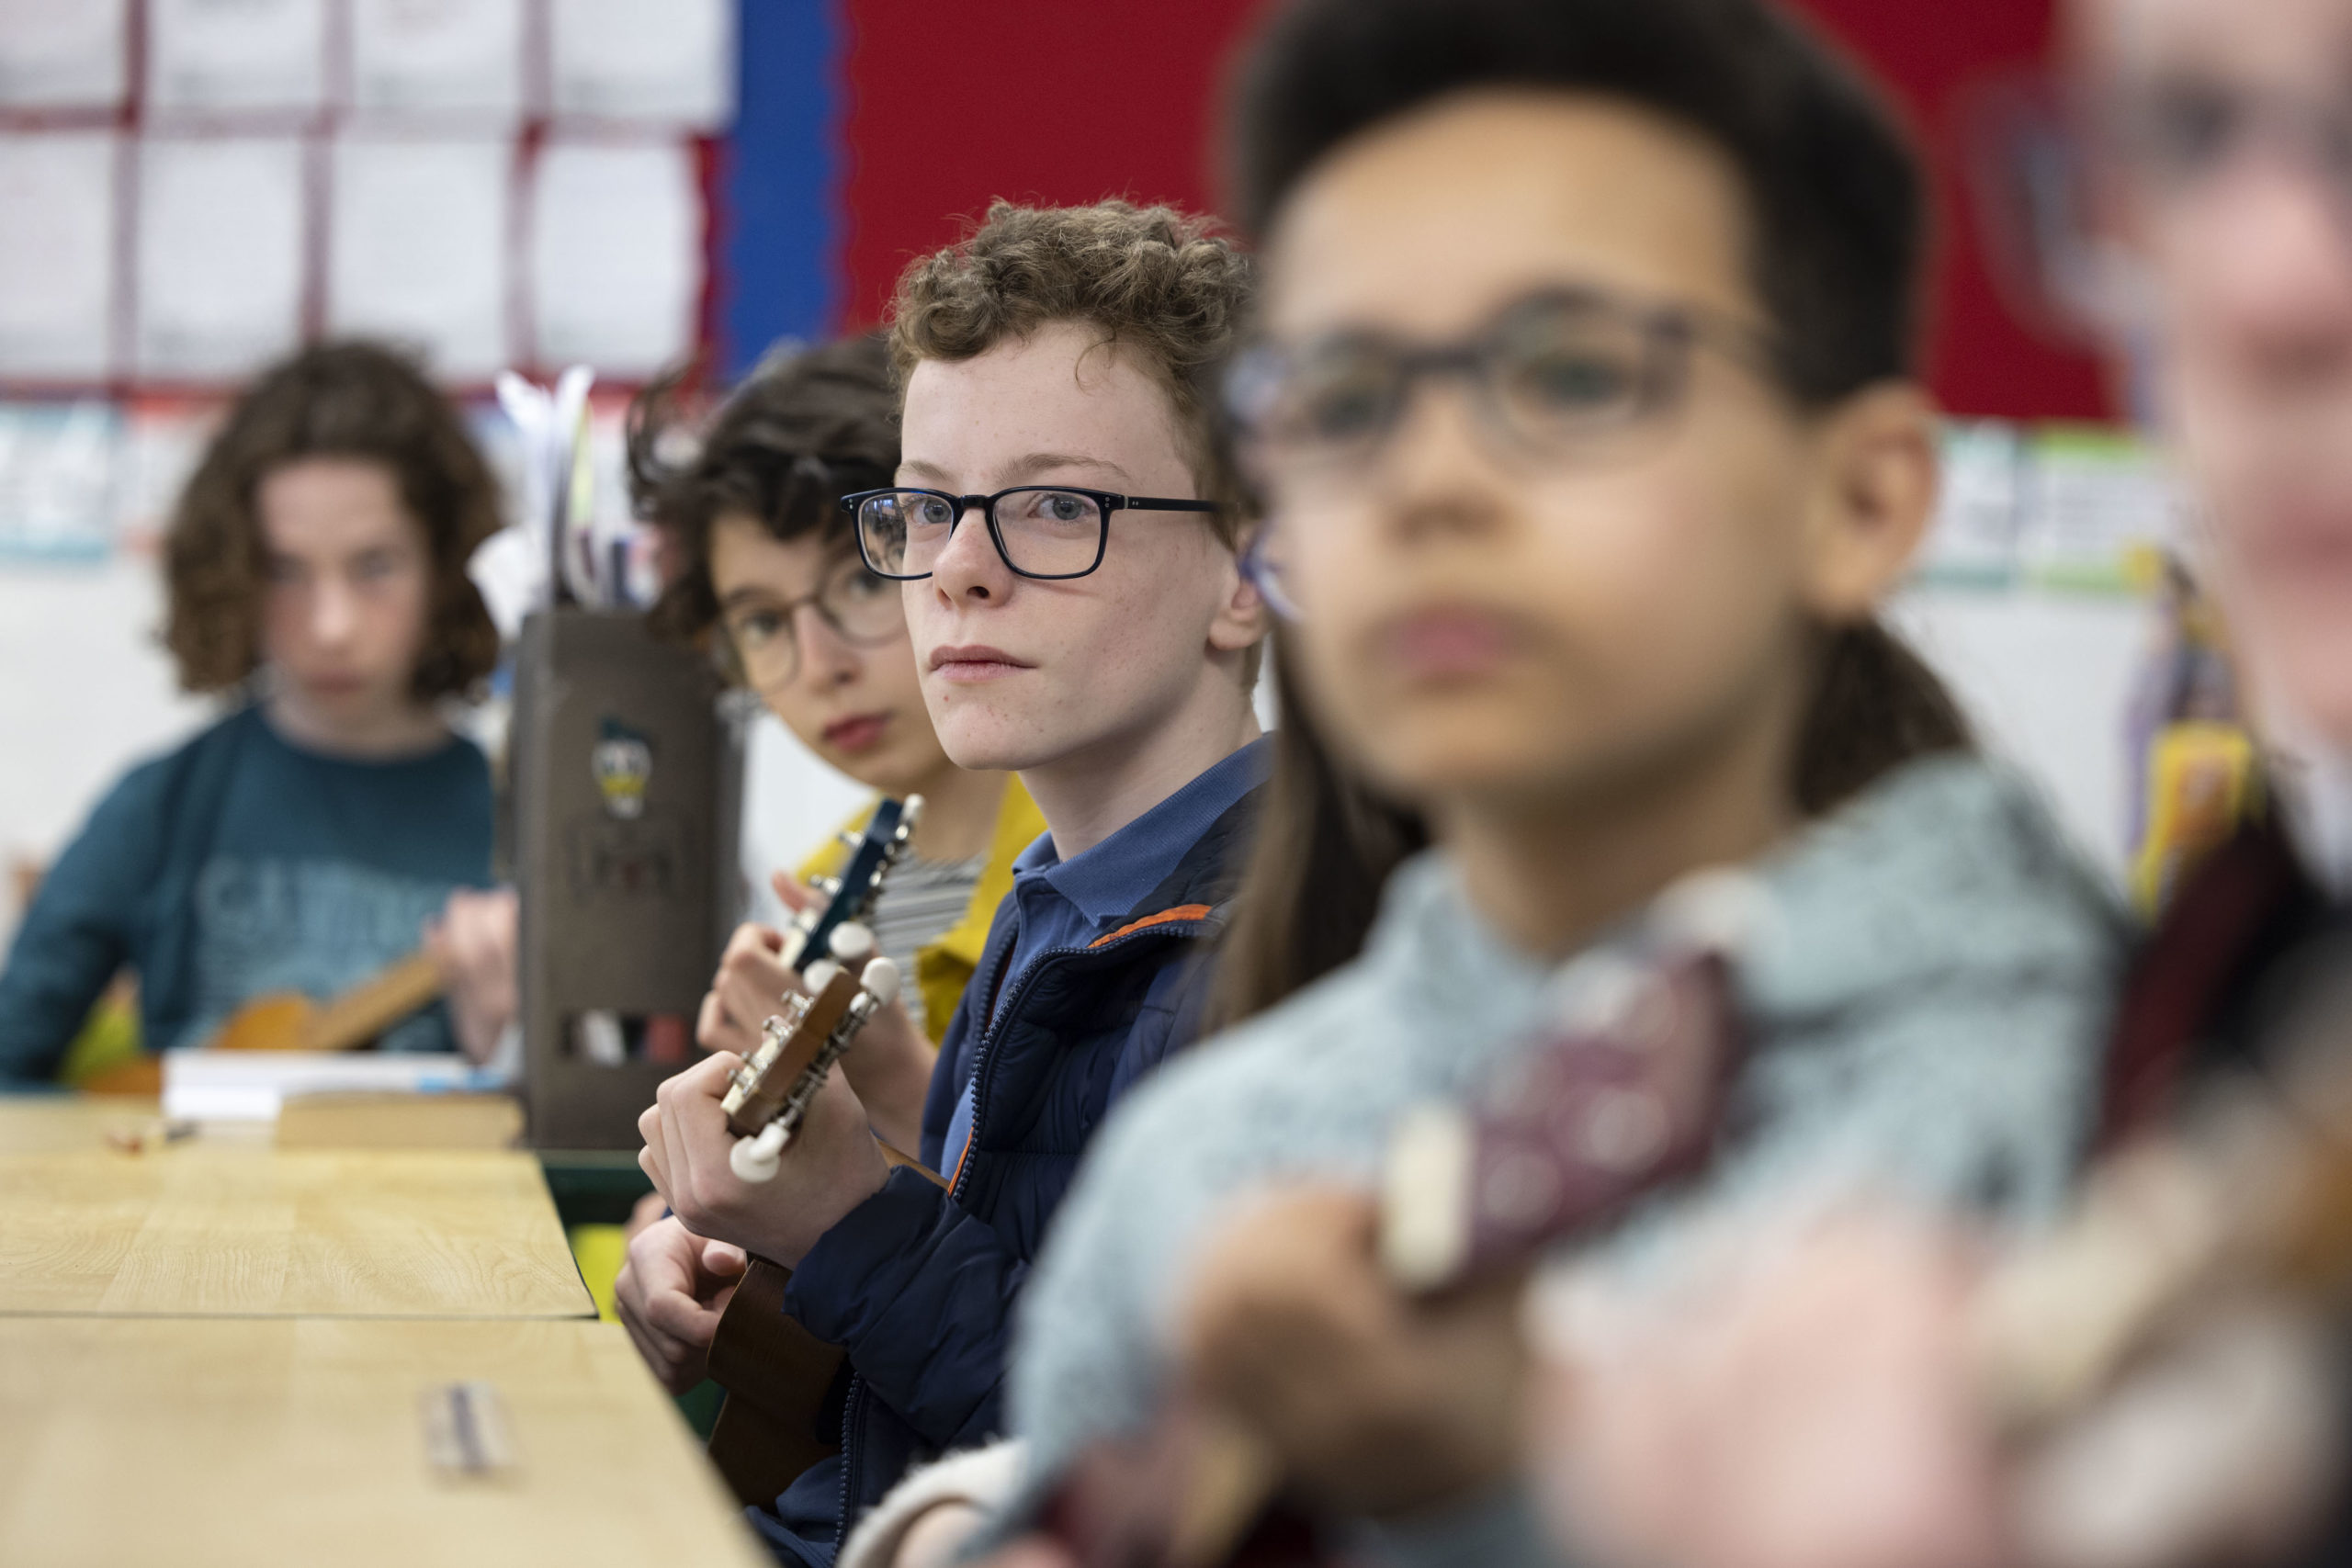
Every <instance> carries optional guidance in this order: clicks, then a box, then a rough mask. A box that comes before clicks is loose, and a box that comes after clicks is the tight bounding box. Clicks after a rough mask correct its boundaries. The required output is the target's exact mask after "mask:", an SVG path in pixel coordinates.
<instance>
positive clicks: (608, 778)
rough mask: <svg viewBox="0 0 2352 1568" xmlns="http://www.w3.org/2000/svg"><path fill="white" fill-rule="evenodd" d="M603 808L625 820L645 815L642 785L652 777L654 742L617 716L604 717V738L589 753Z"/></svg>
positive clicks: (630, 820)
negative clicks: (603, 802) (603, 800)
mask: <svg viewBox="0 0 2352 1568" xmlns="http://www.w3.org/2000/svg"><path fill="white" fill-rule="evenodd" d="M588 762H589V766H590V767H591V768H592V769H593V770H594V772H595V774H596V788H597V789H598V791H599V792H601V793H602V794H603V795H604V797H605V811H606V813H608V814H609V815H611V816H614V817H617V818H621V820H623V821H625V822H633V821H635V820H636V819H637V818H639V817H642V816H644V815H645V786H646V784H647V783H648V782H649V781H650V779H651V778H652V777H653V744H652V742H651V741H650V740H648V739H646V738H645V737H644V736H642V735H640V734H639V733H638V732H637V731H636V730H634V729H631V728H629V727H628V726H627V725H625V724H623V723H622V722H621V721H620V720H618V719H616V718H607V719H605V721H604V727H603V739H600V740H598V741H597V742H596V749H595V750H594V751H592V752H590V753H589V757H588Z"/></svg>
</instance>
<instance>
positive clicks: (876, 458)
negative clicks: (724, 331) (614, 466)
mask: <svg viewBox="0 0 2352 1568" xmlns="http://www.w3.org/2000/svg"><path fill="white" fill-rule="evenodd" d="M686 377H687V372H685V371H680V372H678V373H677V374H674V375H672V376H669V377H666V378H663V379H662V380H661V381H658V382H656V383H655V384H654V385H652V386H650V387H648V388H647V389H645V390H644V391H643V392H641V393H640V394H639V396H638V399H637V401H636V402H635V403H633V404H632V405H630V408H629V419H628V476H629V494H630V498H631V500H632V502H634V504H635V505H636V508H637V513H638V515H639V516H640V517H642V518H644V519H646V520H647V521H648V522H650V523H652V524H653V525H656V526H657V527H659V528H661V529H662V531H663V534H664V535H665V536H666V540H665V542H666V544H667V546H668V554H669V578H670V581H669V585H668V586H667V587H666V588H664V589H663V590H662V597H661V598H660V599H659V600H657V601H655V603H654V605H653V608H652V609H651V610H650V612H648V614H647V617H646V618H647V621H648V623H649V624H650V626H652V627H653V629H654V630H655V631H656V632H659V633H661V634H662V635H663V636H666V637H677V638H680V639H682V640H687V641H696V640H700V639H701V638H702V637H703V636H704V634H705V633H707V631H709V629H710V627H711V626H712V625H713V624H714V623H715V622H716V621H717V620H718V593H717V592H716V591H715V590H713V588H712V587H711V582H710V530H711V525H713V524H715V523H717V522H718V519H719V518H720V517H721V516H722V515H726V514H728V513H741V514H742V515H744V516H746V517H750V518H752V519H755V520H756V521H757V522H758V523H759V524H760V525H762V526H763V527H764V528H766V529H767V531H768V533H769V534H770V535H772V536H775V538H778V539H797V538H799V537H801V536H804V535H809V534H819V535H825V536H834V537H835V538H836V539H837V541H838V542H839V543H840V544H841V545H842V547H845V548H849V549H854V548H855V547H856V543H855V541H856V534H855V532H854V527H853V525H852V524H851V521H850V518H849V515H848V514H847V513H844V512H842V509H841V508H840V506H839V505H837V504H835V503H836V502H839V501H840V500H841V498H842V496H844V495H847V494H849V493H850V492H851V491H859V490H878V489H880V488H882V487H883V486H885V485H888V484H889V483H891V482H892V480H893V479H894V478H895V477H896V475H897V473H898V468H899V400H898V394H897V393H896V392H894V391H893V390H892V389H891V386H890V364H889V358H888V355H887V354H886V353H885V352H884V349H883V345H882V338H881V336H880V334H879V333H870V334H867V335H865V336H860V337H849V338H842V339H840V340H838V341H836V342H833V343H828V344H820V345H818V346H817V347H815V348H807V349H804V348H801V347H799V346H798V345H797V344H787V345H786V346H784V347H780V348H777V349H774V350H771V351H770V352H769V354H768V355H767V357H766V358H764V359H763V360H761V361H760V363H759V365H758V367H756V368H754V369H753V370H752V373H751V374H750V375H749V376H747V377H745V378H743V381H742V384H741V385H740V386H738V387H737V388H736V389H735V390H734V392H733V393H732V394H731V395H730V396H729V398H728V399H727V400H726V401H725V402H724V403H722V404H720V405H719V409H718V413H717V414H716V415H714V416H713V417H712V419H711V421H710V424H709V427H708V428H707V430H706V431H704V432H703V433H702V435H701V438H700V440H699V442H696V441H695V439H694V436H693V434H692V433H691V432H690V431H689V430H688V429H687V424H688V412H687V410H686V409H685V407H684V392H683V389H684V383H685V380H686ZM673 442H677V443H679V444H681V445H685V446H689V447H690V449H691V450H690V455H685V456H679V455H675V454H671V455H666V456H665V454H664V451H663V449H664V448H665V447H668V446H671V445H672V444H673Z"/></svg>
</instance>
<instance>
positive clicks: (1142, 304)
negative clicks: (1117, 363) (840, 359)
mask: <svg viewBox="0 0 2352 1568" xmlns="http://www.w3.org/2000/svg"><path fill="white" fill-rule="evenodd" d="M1253 295H1254V280H1253V276H1252V268H1251V265H1250V257H1249V255H1248V254H1246V253H1244V252H1243V251H1241V250H1240V249H1239V248H1238V246H1236V245H1235V244H1233V243H1232V242H1230V241H1229V240H1227V239H1226V238H1224V237H1223V236H1222V235H1220V234H1218V233H1217V232H1216V225H1215V223H1213V222H1212V221H1211V220H1208V219H1205V218H1198V217H1194V216H1193V215H1191V214H1189V213H1184V212H1180V211H1178V210H1177V209H1174V208H1172V207H1137V206H1136V205H1135V204H1134V203H1133V202H1127V201H1118V200H1111V201H1098V202H1096V203H1094V204H1093V205H1092V206H1091V207H1020V206H1016V205H1015V204H1013V203H1012V202H1009V201H998V202H994V203H992V204H991V205H990V206H989V214H988V218H987V220H985V221H984V222H982V223H981V224H980V226H979V227H978V229H976V230H974V231H972V233H971V234H970V235H969V236H968V237H967V238H966V239H964V240H963V241H962V242H961V243H957V244H954V245H950V246H949V247H947V248H946V249H945V250H943V251H939V252H936V253H934V254H931V255H927V256H924V257H922V258H921V259H920V260H918V261H916V262H915V263H914V264H913V265H910V266H909V267H908V268H907V270H906V271H905V272H904V273H903V274H902V275H900V276H899V288H898V293H897V295H896V296H895V297H894V298H893V299H892V300H891V302H890V366H891V369H892V371H893V373H894V374H895V375H896V377H897V378H898V382H899V387H900V388H901V389H903V388H904V387H905V385H906V380H907V377H908V375H909V374H910V372H912V371H913V369H914V367H915V366H916V365H917V364H919V363H921V362H922V361H923V360H926V359H941V360H950V361H953V360H959V359H971V358H975V357H977V356H978V355H982V354H986V353H987V352H988V351H989V349H991V348H994V347H995V346H996V345H997V344H1001V343H1004V342H1006V341H1007V340H1010V339H1016V338H1023V337H1026V336H1028V335H1029V334H1030V333H1034V332H1035V331H1036V330H1037V329H1038V328H1040V327H1043V326H1046V325H1047V324H1048V323H1050V322H1055V321H1080V322H1084V323H1087V324H1089V325H1091V326H1093V327H1095V328H1097V329H1098V330H1100V331H1101V333H1103V343H1104V344H1114V345H1116V346H1117V347H1118V348H1119V349H1120V350H1123V351H1125V352H1129V353H1133V354H1134V355H1136V365H1137V366H1138V367H1140V368H1142V369H1143V370H1145V371H1146V372H1147V373H1148V374H1149V375H1150V376H1151V377H1152V378H1154V379H1155V380H1157V381H1158V382H1159V385H1160V386H1161V388H1162V389H1164V390H1165V391H1166V392H1167V393H1168V400H1169V402H1170V406H1171V407H1172V408H1173V409H1174V411H1175V414H1176V430H1177V435H1178V440H1179V443H1180V449H1181V450H1182V454H1183V457H1184V459H1185V461H1186V463H1187V464H1188V465H1189V466H1190V467H1191V468H1192V469H1193V477H1194V478H1195V479H1197V481H1198V482H1199V484H1200V487H1201V494H1202V495H1203V496H1204V498H1206V499H1208V500H1211V501H1222V502H1227V503H1228V504H1227V509H1226V510H1225V511H1223V512H1219V513H1215V522H1216V527H1217V530H1218V534H1219V536H1220V537H1222V538H1223V539H1224V540H1225V542H1226V543H1227V544H1228V545H1232V544H1235V543H1236V542H1237V541H1238V538H1239V536H1240V531H1241V528H1242V525H1243V513H1242V512H1241V509H1240V505H1239V503H1240V502H1241V501H1242V498H1243V492H1242V488H1241V485H1240V483H1239V480H1238V476H1237V475H1236V474H1235V473H1234V471H1233V468H1232V464H1231V462H1230V460H1229V458H1228V457H1227V453H1226V449H1225V443H1223V442H1222V441H1220V440H1219V439H1218V434H1217V429H1216V397H1215V392H1214V389H1213V386H1212V378H1213V376H1214V373H1215V371H1216V367H1217V366H1218V365H1220V364H1221V363H1222V362H1223V361H1224V359H1225V357H1226V355H1227V354H1228V353H1229V352H1230V351H1231V350H1232V347H1233V342H1234V338H1235V336H1236V335H1237V334H1238V333H1239V332H1240V330H1241V327H1242V321H1243V318H1244V317H1245V316H1246V315H1247V314H1248V312H1249V310H1250V303H1251V300H1252V298H1253Z"/></svg>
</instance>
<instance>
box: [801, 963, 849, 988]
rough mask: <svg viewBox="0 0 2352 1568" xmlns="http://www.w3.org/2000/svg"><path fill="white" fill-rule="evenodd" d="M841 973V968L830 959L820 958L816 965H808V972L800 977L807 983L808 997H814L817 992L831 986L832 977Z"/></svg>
mask: <svg viewBox="0 0 2352 1568" xmlns="http://www.w3.org/2000/svg"><path fill="white" fill-rule="evenodd" d="M841 972H842V966H841V965H840V964H836V963H834V962H833V961H832V960H831V959H830V958H820V959H819V960H817V962H816V963H814V964H810V965H809V969H808V972H807V973H806V974H804V975H802V976H800V977H801V978H802V979H803V980H806V981H807V982H809V995H810V996H815V995H816V994H817V993H818V992H820V991H821V990H823V989H824V988H825V987H828V986H830V985H831V984H832V983H833V976H836V975H838V974H840V973H841Z"/></svg>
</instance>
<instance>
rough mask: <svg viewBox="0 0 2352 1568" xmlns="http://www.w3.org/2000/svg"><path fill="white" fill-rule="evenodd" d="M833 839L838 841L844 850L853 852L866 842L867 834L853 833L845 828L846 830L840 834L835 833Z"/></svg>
mask: <svg viewBox="0 0 2352 1568" xmlns="http://www.w3.org/2000/svg"><path fill="white" fill-rule="evenodd" d="M833 838H834V839H835V840H837V841H838V842H839V843H840V844H841V845H842V848H843V849H851V850H854V849H855V848H857V846H858V845H860V844H862V843H864V842H865V834H863V833H853V832H851V831H850V830H849V829H847V828H844V829H842V830H841V831H840V832H838V833H835V834H834V835H833Z"/></svg>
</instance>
